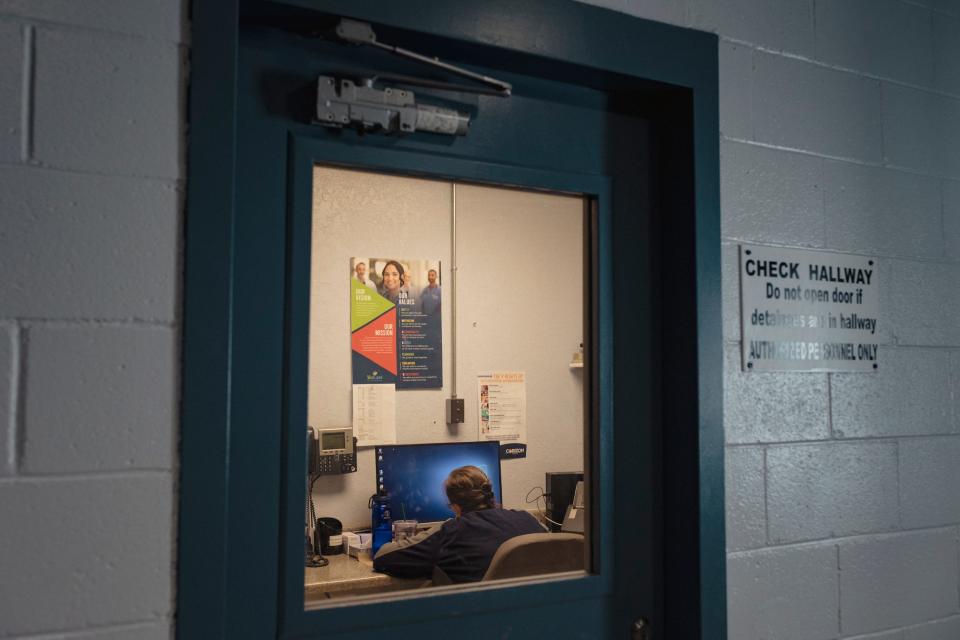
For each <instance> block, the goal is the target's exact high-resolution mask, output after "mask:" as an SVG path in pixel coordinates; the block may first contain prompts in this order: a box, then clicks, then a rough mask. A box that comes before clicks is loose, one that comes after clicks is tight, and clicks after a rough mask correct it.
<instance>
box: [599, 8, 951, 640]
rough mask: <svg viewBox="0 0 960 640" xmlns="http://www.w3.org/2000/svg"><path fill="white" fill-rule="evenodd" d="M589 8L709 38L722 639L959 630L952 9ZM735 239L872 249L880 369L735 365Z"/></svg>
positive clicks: (942, 634) (887, 638)
mask: <svg viewBox="0 0 960 640" xmlns="http://www.w3.org/2000/svg"><path fill="white" fill-rule="evenodd" d="M599 4H603V5H605V6H607V7H609V8H611V9H615V10H619V11H624V12H627V13H630V14H633V15H637V16H640V17H649V18H651V19H658V20H666V21H669V22H673V23H675V24H679V25H682V26H691V27H694V28H697V29H704V30H708V31H712V32H715V33H717V34H718V35H719V36H720V98H721V100H720V124H721V201H722V216H723V219H722V235H723V253H722V256H723V289H724V291H723V305H724V309H723V311H724V331H723V335H724V340H725V342H726V346H725V348H726V365H725V375H724V403H725V406H724V429H725V433H726V442H727V451H726V463H727V469H726V480H727V548H728V571H729V574H728V612H729V632H730V638H731V639H732V640H753V639H757V640H759V639H761V638H764V639H789V638H796V639H797V640H817V639H824V640H826V639H839V638H862V639H863V640H866V639H867V638H870V639H873V640H916V639H918V638H924V639H931V640H933V639H935V640H956V639H957V638H960V595H958V594H960V569H958V560H957V559H958V540H960V502H958V500H960V498H958V495H960V492H958V487H960V472H958V469H960V464H958V463H960V368H958V366H960V321H958V318H960V3H957V2H951V1H950V0H944V1H942V2H938V1H927V0H728V1H723V2H718V1H715V0H678V2H674V3H672V6H673V7H674V13H673V14H672V15H670V16H664V15H663V12H662V9H661V7H660V6H659V4H658V3H648V2H645V1H644V0H626V1H621V2H600V3H599ZM681 14H682V15H681ZM741 242H743V243H758V244H768V245H776V246H789V247H806V248H816V249H823V250H830V251H840V252H851V253H867V254H871V255H876V256H878V257H879V260H880V276H881V278H882V287H883V288H882V298H881V310H882V311H881V313H882V316H881V317H882V322H884V323H885V324H886V326H885V327H882V331H881V340H882V344H883V346H882V347H881V356H880V357H881V359H882V360H881V362H882V365H881V370H880V371H879V372H878V373H877V374H876V375H869V374H868V375H859V374H797V373H756V374H750V375H747V374H744V373H742V372H741V371H740V365H739V350H740V342H739V341H740V333H739V294H738V282H737V250H736V246H737V244H738V243H741Z"/></svg>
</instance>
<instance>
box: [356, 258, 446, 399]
mask: <svg viewBox="0 0 960 640" xmlns="http://www.w3.org/2000/svg"><path fill="white" fill-rule="evenodd" d="M440 274H441V271H440V261H439V260H426V259H421V258H418V259H403V258H386V257H380V258H377V257H374V258H359V257H358V258H351V259H350V330H351V334H352V335H351V348H352V351H353V384H396V385H397V389H398V390H402V389H438V388H440V387H442V386H443V348H442V323H441V317H442V316H441V312H442V305H441V302H442V295H441V288H440Z"/></svg>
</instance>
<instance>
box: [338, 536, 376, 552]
mask: <svg viewBox="0 0 960 640" xmlns="http://www.w3.org/2000/svg"><path fill="white" fill-rule="evenodd" d="M372 540H373V534H370V533H353V532H352V531H346V532H344V534H343V552H344V553H346V554H348V555H351V556H353V557H354V558H359V557H360V554H362V553H367V552H368V551H369V550H370V542H371V541H372Z"/></svg>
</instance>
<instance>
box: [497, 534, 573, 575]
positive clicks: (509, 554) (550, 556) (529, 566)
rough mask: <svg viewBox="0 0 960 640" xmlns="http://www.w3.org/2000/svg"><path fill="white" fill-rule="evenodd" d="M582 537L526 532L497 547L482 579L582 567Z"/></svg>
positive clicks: (570, 569)
mask: <svg viewBox="0 0 960 640" xmlns="http://www.w3.org/2000/svg"><path fill="white" fill-rule="evenodd" d="M583 564H584V562H583V536H582V535H580V534H578V533H528V534H525V535H522V536H517V537H515V538H510V539H509V540H507V541H506V542H504V543H503V544H502V545H500V548H499V549H497V552H496V553H495V554H494V555H493V559H492V560H491V561H490V566H489V567H488V568H487V572H486V573H485V574H484V576H483V580H484V581H486V580H501V579H503V578H521V577H525V576H534V575H540V574H544V573H560V572H562V571H582V570H583Z"/></svg>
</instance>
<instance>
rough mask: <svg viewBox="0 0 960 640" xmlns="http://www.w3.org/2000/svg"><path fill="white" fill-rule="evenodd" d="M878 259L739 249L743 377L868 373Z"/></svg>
mask: <svg viewBox="0 0 960 640" xmlns="http://www.w3.org/2000/svg"><path fill="white" fill-rule="evenodd" d="M878 280H879V278H878V274H877V260H876V258H871V257H869V256H856V255H849V254H841V253H828V252H825V251H807V250H804V249H781V248H777V247H758V246H751V245H741V246H740V310H741V315H740V320H741V338H742V345H743V369H744V371H874V370H876V369H877V367H878V366H879V365H878V362H877V346H878V343H879V341H880V336H879V333H878V332H877V331H878V328H877V325H878V324H879V322H880V283H879V281H878Z"/></svg>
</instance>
